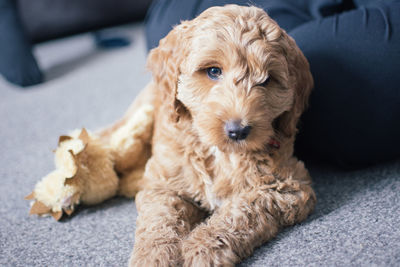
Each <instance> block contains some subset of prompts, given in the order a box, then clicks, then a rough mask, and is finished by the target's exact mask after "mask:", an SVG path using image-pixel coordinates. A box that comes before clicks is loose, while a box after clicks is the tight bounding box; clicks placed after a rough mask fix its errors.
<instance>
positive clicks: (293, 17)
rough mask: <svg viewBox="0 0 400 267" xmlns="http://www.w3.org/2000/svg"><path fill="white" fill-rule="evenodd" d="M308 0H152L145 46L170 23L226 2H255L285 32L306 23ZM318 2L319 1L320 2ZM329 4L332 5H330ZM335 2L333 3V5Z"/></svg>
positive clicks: (163, 33) (154, 41)
mask: <svg viewBox="0 0 400 267" xmlns="http://www.w3.org/2000/svg"><path fill="white" fill-rule="evenodd" d="M309 2H310V3H311V2H313V1H310V0H258V1H248V0H185V1H180V0H169V1H166V0H156V1H154V2H153V3H152V5H151V7H150V9H149V11H148V13H147V17H146V37H147V48H148V49H151V48H154V47H156V46H157V45H158V42H159V40H160V39H162V38H163V37H165V36H166V35H167V34H168V32H169V31H170V30H171V29H172V27H173V26H174V25H177V24H179V23H180V21H181V20H189V19H193V18H195V17H196V16H197V15H199V14H200V13H201V12H203V11H204V10H206V9H207V8H209V7H212V6H223V5H226V4H237V5H243V6H248V5H256V6H258V7H260V8H262V9H264V10H266V11H267V13H268V14H269V15H270V17H271V18H273V19H274V20H276V21H277V22H278V24H279V25H280V26H281V27H282V28H284V29H285V30H286V31H289V30H291V29H293V28H294V27H296V26H298V25H301V24H302V23H305V22H308V21H310V20H311V19H312V14H310V12H309V10H310V9H311V8H310V7H309ZM319 2H323V3H324V4H326V3H334V2H336V3H338V2H340V1H335V0H320V1H319ZM320 4H321V3H320ZM332 5H333V4H332ZM336 5H337V4H336Z"/></svg>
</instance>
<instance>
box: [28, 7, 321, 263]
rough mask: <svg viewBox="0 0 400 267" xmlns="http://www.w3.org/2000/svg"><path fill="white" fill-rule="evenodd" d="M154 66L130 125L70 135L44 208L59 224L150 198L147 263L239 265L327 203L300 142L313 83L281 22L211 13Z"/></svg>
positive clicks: (136, 256)
mask: <svg viewBox="0 0 400 267" xmlns="http://www.w3.org/2000/svg"><path fill="white" fill-rule="evenodd" d="M148 66H149V68H150V69H151V71H152V73H153V81H152V82H151V83H150V84H149V85H148V86H147V87H146V88H145V89H144V90H143V91H142V93H141V95H140V96H139V97H138V98H137V100H136V101H135V102H134V104H133V106H132V108H131V109H130V110H129V111H128V113H127V115H126V116H125V118H124V119H123V120H121V121H120V122H117V123H116V124H115V125H114V126H112V127H110V128H108V129H105V130H103V131H101V132H100V133H98V135H95V134H91V133H88V132H86V131H85V130H83V131H81V132H80V134H79V132H75V133H74V134H72V135H71V136H63V137H61V138H60V146H59V148H58V149H57V152H56V163H57V168H58V169H57V170H56V171H54V172H53V173H51V174H50V175H49V176H47V177H45V178H44V179H43V180H42V181H41V182H40V183H38V185H37V186H36V188H35V191H34V192H33V194H32V195H31V196H30V197H31V198H34V199H35V200H36V202H35V204H34V206H33V207H32V210H33V211H32V213H38V214H43V213H51V214H52V215H53V216H54V217H55V218H57V219H58V218H60V216H61V215H62V212H66V213H68V214H69V213H70V212H72V211H73V207H74V205H76V204H78V203H80V202H81V203H89V204H93V203H98V202H100V201H102V200H104V199H106V198H109V197H111V196H113V195H115V194H120V195H125V196H134V195H135V194H136V192H138V191H140V192H139V193H138V194H137V195H136V205H137V209H138V212H139V216H138V218H137V227H136V237H135V245H134V249H133V253H132V256H131V260H130V265H131V266H140V267H142V266H177V265H178V266H179V265H184V266H230V265H233V264H235V263H237V262H239V261H240V260H241V259H243V258H245V257H247V256H249V255H250V254H251V253H252V251H253V249H254V248H255V247H257V246H259V245H261V244H262V243H263V242H266V241H267V240H269V239H271V238H272V237H273V236H275V235H276V234H277V232H278V230H279V228H281V227H283V226H287V225H291V224H294V223H297V222H300V221H302V220H304V219H305V218H306V217H307V215H308V214H309V213H310V212H311V211H312V209H313V207H314V204H315V202H316V199H315V194H314V192H313V190H312V188H311V179H310V176H309V174H308V172H307V170H306V169H305V167H304V165H303V163H302V162H301V161H299V160H297V159H296V158H295V157H294V156H293V143H294V139H295V135H296V131H297V129H296V124H297V121H298V119H299V117H300V115H301V113H302V112H303V110H304V108H305V106H306V103H307V99H308V96H309V93H310V91H311V88H312V85H313V81H312V77H311V74H310V71H309V66H308V63H307V61H306V59H305V57H304V56H303V54H302V53H301V51H300V50H299V48H298V47H297V46H296V44H295V42H294V40H293V39H292V38H290V37H289V36H288V35H287V34H286V32H285V31H284V30H282V29H281V28H280V27H279V26H278V25H277V24H276V22H274V21H273V20H272V19H271V18H270V17H269V16H268V15H267V14H266V13H265V12H264V11H263V10H261V9H259V8H256V7H240V6H236V5H228V6H225V7H213V8H210V9H208V10H206V11H204V12H203V13H202V14H201V15H200V16H198V17H197V18H195V19H194V20H191V21H183V22H182V23H181V24H180V25H178V26H176V27H175V28H174V29H173V30H172V31H171V32H170V33H169V34H168V35H167V36H166V37H165V38H164V39H163V40H161V41H160V45H159V46H158V47H157V48H155V49H153V50H152V51H151V52H150V55H149V59H148ZM149 118H150V119H149ZM57 153H58V154H57ZM96 166H101V168H98V167H96ZM57 179H58V180H57ZM50 181H52V182H50ZM54 184H57V190H59V191H56V190H53V189H52V190H50V189H49V188H52V186H53V187H55V186H54ZM54 192H56V193H54Z"/></svg>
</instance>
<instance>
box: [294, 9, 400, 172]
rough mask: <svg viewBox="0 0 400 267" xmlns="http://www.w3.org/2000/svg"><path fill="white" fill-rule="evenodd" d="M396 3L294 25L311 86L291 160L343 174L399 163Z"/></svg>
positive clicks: (399, 78) (399, 24)
mask: <svg viewBox="0 0 400 267" xmlns="http://www.w3.org/2000/svg"><path fill="white" fill-rule="evenodd" d="M399 14H400V3H392V4H384V3H380V4H379V5H370V6H366V7H360V8H359V9H357V10H352V11H349V12H345V13H342V14H340V15H334V16H331V17H327V18H324V19H320V20H317V21H312V22H309V23H306V24H304V25H301V26H299V27H297V28H295V29H294V30H292V31H290V32H289V34H290V35H292V36H293V38H294V39H295V40H296V42H297V44H298V45H299V47H300V49H301V50H302V51H303V53H304V54H305V56H306V57H307V59H308V60H309V62H310V66H311V71H312V74H313V76H314V79H315V89H314V92H313V93H312V95H311V101H310V107H309V109H308V111H307V112H306V113H305V114H304V116H303V118H302V125H301V127H300V133H299V136H298V139H297V143H296V153H297V154H299V155H301V156H304V155H306V156H307V157H313V158H322V159H325V160H328V161H330V162H339V163H342V164H344V165H346V166H349V167H352V166H356V165H360V164H361V165H365V164H370V163H376V162H380V161H384V160H390V159H395V158H398V157H400V87H399V85H400V75H399V73H400V16H398V15H399Z"/></svg>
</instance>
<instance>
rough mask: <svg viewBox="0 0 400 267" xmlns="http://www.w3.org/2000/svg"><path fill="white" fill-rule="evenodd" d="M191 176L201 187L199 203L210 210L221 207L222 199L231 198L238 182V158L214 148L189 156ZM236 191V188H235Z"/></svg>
mask: <svg viewBox="0 0 400 267" xmlns="http://www.w3.org/2000/svg"><path fill="white" fill-rule="evenodd" d="M189 157H194V158H195V159H194V160H193V159H189V161H190V162H192V164H191V170H190V172H191V174H192V175H193V176H194V177H193V178H194V179H196V180H198V181H199V182H200V184H201V185H202V188H201V189H202V190H201V193H202V194H201V195H202V197H201V202H202V205H204V206H206V207H207V208H208V209H210V210H214V209H215V208H217V207H219V206H220V205H222V203H223V201H224V199H226V198H228V197H230V196H231V194H232V193H233V191H234V188H233V187H235V186H237V184H238V183H240V181H238V177H237V171H238V168H239V166H240V164H241V163H240V157H239V156H237V155H234V154H225V153H223V152H221V151H220V150H218V148H216V147H211V148H209V149H206V150H205V151H203V153H201V155H198V154H197V155H195V154H194V155H190V156H189ZM236 189H237V188H236Z"/></svg>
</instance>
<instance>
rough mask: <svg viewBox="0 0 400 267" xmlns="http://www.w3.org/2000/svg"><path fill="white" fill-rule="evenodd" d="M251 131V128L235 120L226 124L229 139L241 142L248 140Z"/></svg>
mask: <svg viewBox="0 0 400 267" xmlns="http://www.w3.org/2000/svg"><path fill="white" fill-rule="evenodd" d="M250 131H251V126H242V125H241V121H238V120H233V121H228V122H227V123H226V124H225V133H226V135H227V136H228V137H229V139H231V140H234V141H240V140H244V139H246V138H247V136H248V135H249V133H250Z"/></svg>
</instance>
